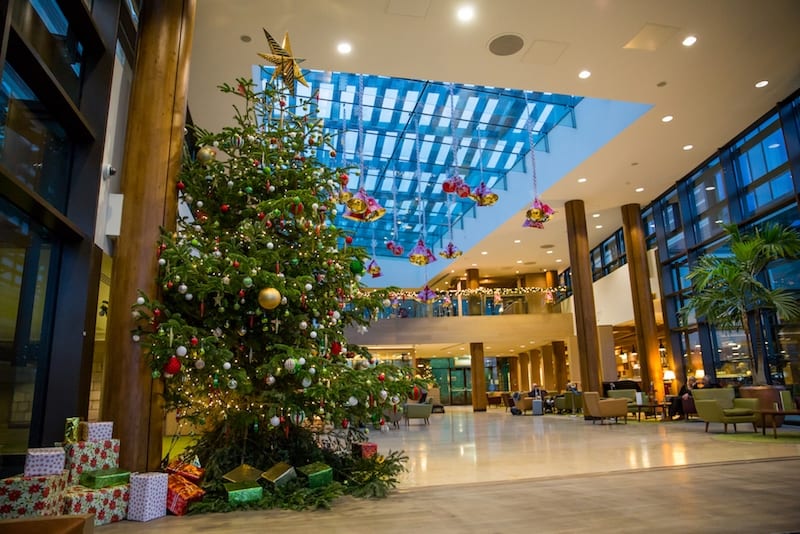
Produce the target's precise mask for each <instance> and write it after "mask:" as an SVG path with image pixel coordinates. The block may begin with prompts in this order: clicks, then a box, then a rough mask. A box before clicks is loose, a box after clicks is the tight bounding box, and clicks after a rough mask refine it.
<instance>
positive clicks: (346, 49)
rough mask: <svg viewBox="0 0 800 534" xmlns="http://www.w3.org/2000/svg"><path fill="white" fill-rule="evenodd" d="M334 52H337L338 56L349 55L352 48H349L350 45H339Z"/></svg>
mask: <svg viewBox="0 0 800 534" xmlns="http://www.w3.org/2000/svg"><path fill="white" fill-rule="evenodd" d="M336 50H338V51H339V53H340V54H349V53H350V52H352V51H353V47H352V46H350V43H339V44H338V45H336Z"/></svg>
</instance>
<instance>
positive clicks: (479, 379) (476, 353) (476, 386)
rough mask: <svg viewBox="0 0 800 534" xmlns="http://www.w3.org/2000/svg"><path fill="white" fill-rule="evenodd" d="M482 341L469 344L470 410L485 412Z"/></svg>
mask: <svg viewBox="0 0 800 534" xmlns="http://www.w3.org/2000/svg"><path fill="white" fill-rule="evenodd" d="M483 354H484V353H483V343H470V344H469V357H470V366H471V367H472V372H471V373H470V374H471V375H472V411H473V412H485V411H486V406H487V405H488V401H487V400H486V373H485V372H484V369H483Z"/></svg>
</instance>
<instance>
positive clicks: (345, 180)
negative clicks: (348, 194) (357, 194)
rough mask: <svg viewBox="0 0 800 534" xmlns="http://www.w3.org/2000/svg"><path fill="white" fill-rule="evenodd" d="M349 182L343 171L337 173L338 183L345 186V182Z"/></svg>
mask: <svg viewBox="0 0 800 534" xmlns="http://www.w3.org/2000/svg"><path fill="white" fill-rule="evenodd" d="M349 182H350V177H349V176H347V175H346V174H344V173H342V174H340V175H339V183H340V184H342V185H343V186H347V184H348V183H349Z"/></svg>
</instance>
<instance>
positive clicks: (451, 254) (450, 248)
mask: <svg viewBox="0 0 800 534" xmlns="http://www.w3.org/2000/svg"><path fill="white" fill-rule="evenodd" d="M447 227H448V229H449V230H450V242H449V243H447V246H446V247H444V249H443V250H440V251H439V256H441V257H443V258H445V259H448V260H452V259H454V258H457V257H459V256H461V250H460V249H459V248H458V247H457V246H456V245H455V243H453V202H452V199H451V198H450V195H447Z"/></svg>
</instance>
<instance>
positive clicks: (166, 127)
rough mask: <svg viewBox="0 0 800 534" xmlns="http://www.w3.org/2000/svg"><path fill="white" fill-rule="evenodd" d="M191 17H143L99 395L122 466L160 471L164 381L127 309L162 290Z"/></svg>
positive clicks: (185, 0)
mask: <svg viewBox="0 0 800 534" xmlns="http://www.w3.org/2000/svg"><path fill="white" fill-rule="evenodd" d="M194 17H195V0H146V1H145V2H144V3H143V6H142V11H141V17H140V19H139V42H138V46H137V56H136V67H135V71H134V72H135V74H134V79H133V87H132V89H131V97H130V102H129V108H128V125H127V131H126V135H125V160H124V162H123V164H122V171H121V178H122V193H123V195H124V196H125V201H124V207H123V211H122V228H121V231H120V237H119V240H118V242H117V250H116V254H115V256H114V268H113V275H112V281H111V295H110V298H109V321H108V347H109V356H110V357H109V358H108V360H107V363H106V372H105V381H104V387H103V395H102V399H101V418H102V419H103V420H108V421H113V422H114V433H115V435H116V436H117V437H118V438H120V440H121V441H122V443H123V446H122V448H121V451H120V463H121V465H122V467H124V468H125V469H129V470H131V471H153V470H156V469H157V468H158V466H159V462H160V460H161V443H162V426H163V413H162V409H161V402H160V392H161V387H163V386H162V383H161V379H158V380H153V379H152V378H151V372H150V369H149V367H148V366H147V363H146V359H145V356H144V355H142V354H141V350H140V349H141V347H140V346H139V345H137V344H136V343H134V342H133V341H132V340H131V334H130V331H131V328H132V327H133V325H132V322H131V310H130V306H131V305H132V304H133V303H134V302H135V300H136V297H137V290H139V289H141V290H143V291H144V292H146V293H147V294H149V295H151V296H156V295H157V291H158V287H157V285H156V272H157V257H156V247H157V243H158V238H159V235H160V230H159V228H160V227H161V226H164V227H165V228H174V227H175V217H176V212H177V195H176V190H175V182H176V177H177V174H178V171H179V169H180V158H181V153H182V150H181V149H182V145H183V129H184V123H185V119H186V95H187V89H188V78H189V55H190V52H191V48H192V35H193V31H194Z"/></svg>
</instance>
